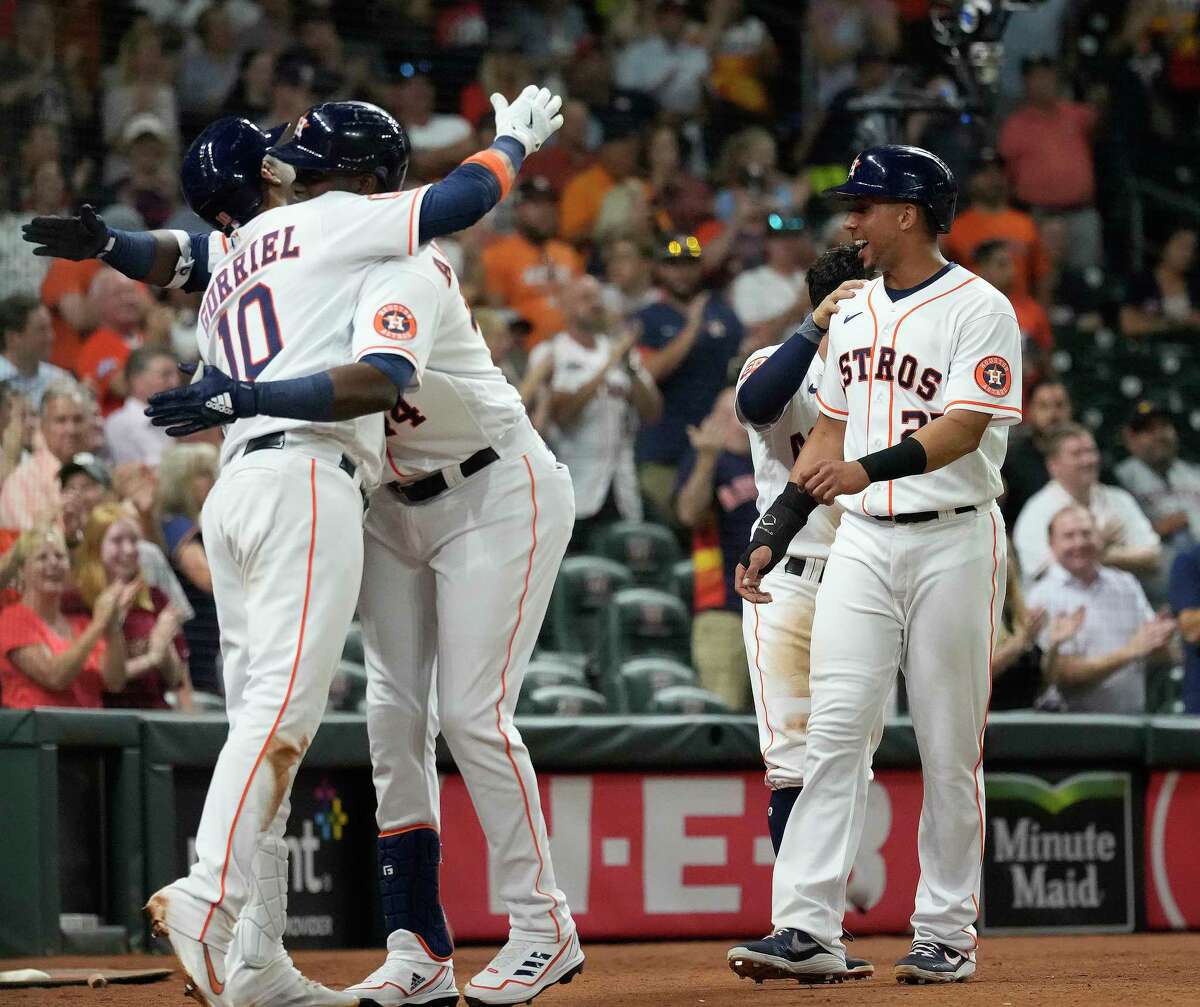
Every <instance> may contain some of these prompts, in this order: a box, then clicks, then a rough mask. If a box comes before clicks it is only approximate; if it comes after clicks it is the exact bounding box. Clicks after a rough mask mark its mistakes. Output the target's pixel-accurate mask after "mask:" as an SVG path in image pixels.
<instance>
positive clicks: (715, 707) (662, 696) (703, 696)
mask: <svg viewBox="0 0 1200 1007" xmlns="http://www.w3.org/2000/svg"><path fill="white" fill-rule="evenodd" d="M649 712H650V713H688V714H696V713H729V712H730V710H729V707H727V706H726V705H725V704H724V703H723V702H722V701H721V697H720V696H718V695H716V694H715V693H712V692H709V691H708V690H707V689H701V688H700V687H699V686H695V685H669V686H667V688H665V689H659V690H658V692H656V693H655V694H654V696H653V697H652V698H651V700H650V709H649Z"/></svg>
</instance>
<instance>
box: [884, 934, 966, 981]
mask: <svg viewBox="0 0 1200 1007" xmlns="http://www.w3.org/2000/svg"><path fill="white" fill-rule="evenodd" d="M895 974H896V982H898V983H909V984H921V983H961V982H965V981H966V980H968V979H970V978H971V976H973V975H974V974H975V954H974V952H963V951H955V950H954V948H952V947H948V946H947V945H945V944H938V943H937V942H936V941H913V945H912V949H911V950H910V951H909V952H908V954H906V955H905V956H904V957H903V958H901V959H900V960H899V961H898V962H896V969H895Z"/></svg>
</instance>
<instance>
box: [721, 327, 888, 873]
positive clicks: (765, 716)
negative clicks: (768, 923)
mask: <svg viewBox="0 0 1200 1007" xmlns="http://www.w3.org/2000/svg"><path fill="white" fill-rule="evenodd" d="M777 349H779V347H778V346H768V347H766V348H765V349H762V350H759V351H758V352H757V353H754V354H751V356H750V358H749V359H748V360H747V361H746V363H745V365H744V366H743V368H742V373H741V375H740V376H739V378H738V389H739V390H740V389H741V386H742V383H743V382H744V381H745V380H746V378H748V377H749V376H750V375H751V374H753V373H754V372H755V371H756V370H758V368H759V366H760V365H761V364H762V363H763V361H765V360H766V359H767V358H768V357H770V356H771V354H773V353H774V352H775V351H776V350H777ZM824 372H825V361H824V360H822V359H821V357H820V356H819V355H818V356H816V357H814V358H813V362H812V364H810V365H809V368H808V372H807V373H806V374H805V376H804V380H803V382H802V383H801V385H800V387H799V388H798V389H797V390H796V393H795V394H794V395H793V396H792V398H791V399H790V400H789V401H788V404H787V405H786V406H785V407H784V409H783V411H782V412H781V413H780V414H779V416H777V417H776V418H775V420H774V421H772V422H771V423H767V424H762V425H757V424H753V423H750V422H749V421H748V420H747V419H745V417H743V416H742V415H741V411H740V410H738V419H740V420H741V422H742V426H744V427H745V428H746V432H747V433H748V434H749V436H750V457H751V459H752V460H753V462H754V481H755V485H756V486H757V488H758V512H759V514H760V515H761V514H762V513H763V511H765V510H766V509H767V508H768V507H769V506H770V505H771V503H772V502H773V501H774V500H775V498H776V497H777V496H779V494H780V493H782V492H783V488H784V486H785V485H786V484H787V482H788V478H789V476H790V474H791V470H792V465H793V464H794V463H795V461H796V458H797V457H798V456H799V454H800V448H801V447H803V446H804V441H805V440H806V439H807V437H808V436H809V434H811V433H812V429H813V427H814V426H816V424H817V418H818V416H819V415H820V411H819V409H818V407H817V388H818V386H819V385H820V383H821V377H822V375H823V374H824ZM735 402H736V399H735ZM840 519H841V508H840V507H838V506H837V505H836V504H834V505H833V506H832V507H818V508H817V509H816V510H815V511H813V513H812V515H811V517H810V518H809V519H808V522H807V523H806V524H805V526H804V528H802V529H801V531H800V533H799V534H798V535H797V536H796V537H795V538H794V539H792V541H791V543H790V544H789V546H788V559H787V560H785V561H784V562H782V563H780V564H779V565H778V566H776V567H775V569H774V570H772V571H771V572H770V573H769V574H767V576H766V577H764V578H763V590H764V591H766V592H767V593H768V594H770V595H771V601H770V602H769V603H766V604H762V605H756V604H754V603H752V602H749V601H743V602H742V637H743V639H744V640H745V643H746V660H747V663H748V665H749V668H750V688H751V692H752V693H753V695H754V711H755V714H756V715H757V717H758V741H759V748H760V750H761V751H762V754H763V761H764V762H765V763H766V767H767V775H766V783H767V786H768V787H769V788H770V789H772V790H779V789H782V788H785V787H800V786H803V784H804V753H805V747H806V745H805V739H806V737H807V727H808V718H809V713H810V711H811V706H812V703H811V696H812V693H811V691H810V687H809V667H810V646H811V642H812V626H813V616H814V614H815V612H816V603H817V590H818V588H819V587H820V584H821V579H822V577H823V575H824V573H825V562H826V560H827V559H828V557H829V547H830V546H831V545H832V544H833V538H834V534H835V532H836V531H837V524H838V522H839V521H840ZM791 560H795V561H796V562H795V563H792V564H791V569H789V568H788V566H789V561H791ZM885 713H886V710H885V708H884V707H882V706H881V707H880V710H879V716H878V719H877V720H876V723H875V725H874V729H873V731H872V732H871V744H870V749H871V752H874V751H875V748H876V747H877V746H878V744H879V740H880V738H882V737H883V722H884V717H885ZM866 773H867V780H868V782H869V781H870V779H871V775H872V774H871V770H870V761H869V760H868V765H867V770H866ZM858 798H859V805H858V807H857V808H856V809H855V810H856V813H857V814H858V815H859V816H864V815H865V814H866V805H867V788H866V787H862V788H861V790H860V793H859V795H858ZM790 827H791V818H790V816H789V818H788V821H787V824H786V826H785V831H786V829H787V828H790ZM861 827H862V826H861V825H860V826H859V828H860V829H861ZM779 860H782V858H778V860H777V862H779ZM780 870H783V871H785V872H786V871H787V870H789V868H788V866H787V863H786V861H784V862H783V865H782V866H781V867H780Z"/></svg>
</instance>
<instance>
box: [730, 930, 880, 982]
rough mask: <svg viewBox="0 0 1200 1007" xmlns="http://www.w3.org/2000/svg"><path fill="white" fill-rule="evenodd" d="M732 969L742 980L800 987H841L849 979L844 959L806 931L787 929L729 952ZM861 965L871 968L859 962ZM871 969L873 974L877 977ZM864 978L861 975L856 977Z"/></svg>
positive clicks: (748, 942) (740, 945)
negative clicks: (779, 981) (785, 981)
mask: <svg viewBox="0 0 1200 1007" xmlns="http://www.w3.org/2000/svg"><path fill="white" fill-rule="evenodd" d="M727 957H728V959H729V967H730V969H732V970H733V972H734V974H735V975H739V976H741V977H742V978H743V979H753V980H754V981H755V982H756V983H760V982H762V981H763V980H764V979H794V980H795V981H796V982H800V983H840V982H841V981H842V980H843V979H846V978H847V977H848V976H849V970H848V969H847V963H846V962H845V961H844V960H843V959H842V956H841V955H839V954H837V953H836V952H834V951H830V950H829V949H828V948H827V947H825V946H824V945H823V944H818V943H817V942H816V941H815V940H813V939H812V938H811V937H810V936H809V935H808V934H806V933H805V932H804V931H803V930H796V929H793V928H791V927H785V928H783V929H781V930H776V931H775V932H774V933H773V934H768V935H767V936H766V937H764V938H763V939H762V940H759V941H747V942H746V943H745V944H739V945H737V946H736V947H732V948H730V949H729V954H728V956H727ZM856 961H857V959H856ZM859 964H860V965H867V967H868V968H871V966H870V965H868V963H866V962H860V963H859ZM874 971H875V970H874V969H873V968H871V972H870V973H867V974H872V973H874ZM855 978H861V974H860V975H858V976H855Z"/></svg>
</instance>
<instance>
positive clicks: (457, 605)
mask: <svg viewBox="0 0 1200 1007" xmlns="http://www.w3.org/2000/svg"><path fill="white" fill-rule="evenodd" d="M397 313H399V314H401V315H402V316H403V317H404V319H405V322H406V324H405V326H404V330H403V333H402V334H401V335H400V336H399V337H398V338H399V342H395V340H396V339H397V336H395V335H394V334H392V333H390V332H389V331H387V326H386V320H387V318H389V317H391V316H394V315H396V314H397ZM355 325H356V329H360V330H364V331H368V333H369V334H370V333H371V332H374V333H377V334H378V336H381V337H382V339H380V340H379V341H380V343H381V345H386V344H388V343H392V344H393V345H397V346H399V347H400V349H401V352H404V353H406V355H408V356H409V358H410V359H411V360H412V362H413V364H414V366H415V368H416V375H415V378H414V382H415V383H416V386H417V387H415V388H414V389H413V390H411V391H408V392H406V393H405V395H404V397H403V399H402V400H401V402H400V404H399V405H398V406H397V408H396V409H394V410H393V411H392V413H391V415H390V416H389V418H388V434H389V436H388V441H387V455H386V462H385V476H386V477H388V478H391V479H393V480H394V481H395V482H394V484H392V485H385V486H383V487H381V488H380V489H378V490H377V491H376V492H375V493H374V495H373V496H372V498H371V506H370V509H369V511H368V515H367V519H366V543H367V548H366V561H365V566H364V572H363V591H362V598H361V601H360V614H361V617H362V622H363V642H364V645H365V651H366V662H367V669H368V684H367V728H368V733H369V735H370V742H371V762H372V765H373V767H374V776H375V787H376V796H377V799H378V813H377V817H378V824H379V830H380V833H381V835H384V836H387V835H392V834H395V833H398V832H400V831H403V830H406V829H409V828H414V827H429V828H433V829H437V828H438V822H439V790H438V779H437V768H436V765H435V762H434V739H435V738H436V736H437V734H438V731H439V728H440V731H441V733H442V734H443V735H444V737H445V739H446V743H447V744H448V746H449V748H450V751H451V753H452V754H453V756H454V761H455V764H456V765H457V767H458V769H459V771H460V772H461V773H462V776H463V779H464V781H465V782H466V784H467V788H468V790H469V791H470V793H471V798H472V801H473V803H474V805H475V811H476V813H477V814H478V816H479V820H480V824H481V825H482V826H483V831H484V833H485V835H486V836H487V838H488V845H489V849H490V851H491V855H492V857H493V865H494V867H495V870H496V877H497V878H498V879H499V888H500V895H501V898H502V899H503V900H504V902H505V904H506V906H507V907H508V911H509V920H510V925H511V929H512V935H513V936H514V937H518V938H526V939H532V940H559V939H565V938H566V937H567V935H568V934H570V933H571V932H572V929H573V923H572V921H571V915H570V911H569V910H568V908H567V904H566V899H565V898H564V896H563V893H562V891H561V890H560V889H559V888H558V885H557V883H556V881H555V878H554V869H553V866H552V865H551V863H550V849H549V844H548V841H547V833H546V825H545V821H544V819H543V817H542V813H541V806H540V802H539V800H538V789H537V780H536V778H535V776H534V772H533V766H532V764H531V763H530V760H529V754H528V751H527V750H526V748H525V745H524V743H523V742H522V741H521V736H520V734H519V733H518V731H517V729H516V726H515V725H514V723H513V710H514V708H515V706H516V701H517V696H518V694H519V693H520V689H521V680H522V677H523V674H524V670H525V665H526V663H527V661H528V659H529V656H530V654H531V653H532V651H533V646H534V643H535V641H536V639H537V635H538V632H539V630H540V628H541V623H542V618H543V616H544V615H545V611H546V606H547V605H548V604H549V600H550V592H551V590H552V588H553V586H554V579H555V576H556V575H557V572H558V566H559V563H560V561H561V560H562V557H563V553H564V552H565V551H566V547H567V542H568V540H569V539H570V537H571V528H572V524H573V521H574V494H573V491H572V488H571V480H570V477H569V476H568V474H567V471H566V469H565V467H564V466H562V465H560V464H558V463H557V462H556V460H555V458H554V456H553V454H551V452H550V450H549V449H548V448H547V447H546V446H545V444H543V442H542V440H541V438H540V437H539V436H538V434H537V433H536V431H535V430H534V429H533V426H532V425H531V424H530V422H529V419H528V417H527V416H526V415H525V409H524V407H523V405H522V403H521V398H520V396H519V394H518V393H517V391H516V389H514V388H513V387H512V386H511V385H510V384H509V383H508V382H507V381H506V380H505V378H504V375H503V374H502V373H501V371H500V370H499V368H497V367H496V366H495V365H494V364H493V363H492V360H491V356H490V354H489V352H488V349H487V346H486V344H485V343H484V341H483V337H482V336H481V335H480V333H479V331H478V329H477V328H476V327H475V324H474V321H473V319H472V317H471V313H470V310H469V308H468V307H467V305H466V302H465V301H464V299H463V296H462V293H461V292H460V290H459V284H458V278H457V277H456V276H455V274H454V271H453V270H452V269H451V268H450V265H449V263H448V262H447V261H446V259H445V258H444V256H443V255H442V254H441V252H440V251H439V250H438V249H437V247H436V245H433V244H431V245H429V246H426V247H424V248H422V249H421V251H420V252H419V253H418V254H417V255H416V256H414V257H413V258H411V259H407V260H404V261H403V262H402V263H400V264H399V266H398V269H397V270H396V271H394V272H393V273H392V274H391V275H389V276H388V277H387V278H386V282H385V283H382V284H380V285H378V286H375V287H373V288H365V287H364V289H363V292H362V300H361V308H360V311H359V313H358V315H357V316H356V320H355ZM381 325H382V326H383V327H382V328H381ZM378 336H377V338H378ZM488 448H490V449H492V450H493V451H494V452H495V454H496V455H497V456H498V460H495V461H493V462H491V463H490V464H488V465H487V466H486V467H483V468H482V469H480V470H479V471H475V472H474V473H473V474H470V475H466V476H464V474H463V472H462V470H461V468H460V466H461V464H462V463H463V462H464V461H466V460H467V459H469V458H471V457H473V456H475V455H476V454H477V453H478V452H480V451H483V450H486V449H488ZM439 472H440V473H441V475H442V477H443V478H444V479H445V482H446V484H447V487H448V488H447V489H445V490H444V491H443V492H441V493H440V494H438V495H437V496H435V497H433V498H431V499H428V500H425V501H423V502H416V503H414V502H410V501H408V500H406V499H404V498H403V497H402V496H400V495H399V494H398V492H397V485H398V484H408V485H412V484H416V483H418V482H419V481H420V480H421V479H423V478H426V477H429V476H431V475H434V474H436V473H439Z"/></svg>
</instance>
